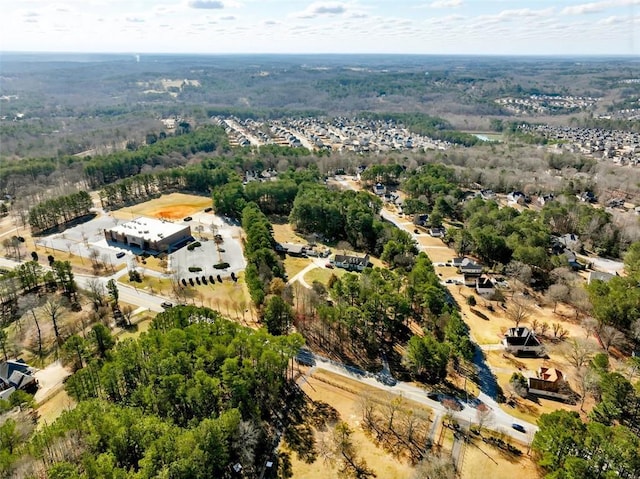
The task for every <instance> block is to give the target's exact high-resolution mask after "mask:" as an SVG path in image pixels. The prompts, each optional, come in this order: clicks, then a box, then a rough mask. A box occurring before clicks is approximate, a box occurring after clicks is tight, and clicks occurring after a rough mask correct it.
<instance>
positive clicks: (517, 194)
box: [507, 191, 526, 205]
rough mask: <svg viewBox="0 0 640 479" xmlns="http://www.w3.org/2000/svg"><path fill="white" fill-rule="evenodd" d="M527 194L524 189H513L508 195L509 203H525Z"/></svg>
mask: <svg viewBox="0 0 640 479" xmlns="http://www.w3.org/2000/svg"><path fill="white" fill-rule="evenodd" d="M525 200H526V196H525V194H524V193H523V192H522V191H512V192H511V193H509V194H508V195H507V201H508V202H509V203H516V204H518V205H522V204H524V203H525Z"/></svg>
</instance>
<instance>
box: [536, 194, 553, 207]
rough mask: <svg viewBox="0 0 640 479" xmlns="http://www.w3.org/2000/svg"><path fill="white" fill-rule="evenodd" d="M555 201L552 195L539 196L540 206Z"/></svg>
mask: <svg viewBox="0 0 640 479" xmlns="http://www.w3.org/2000/svg"><path fill="white" fill-rule="evenodd" d="M553 200H554V196H553V195H552V194H550V195H539V196H538V204H539V205H540V206H544V205H546V204H547V203H549V202H550V201H553Z"/></svg>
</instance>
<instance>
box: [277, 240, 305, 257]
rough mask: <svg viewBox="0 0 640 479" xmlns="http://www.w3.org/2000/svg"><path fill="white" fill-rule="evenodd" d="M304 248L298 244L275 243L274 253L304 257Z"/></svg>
mask: <svg viewBox="0 0 640 479" xmlns="http://www.w3.org/2000/svg"><path fill="white" fill-rule="evenodd" d="M306 248H307V247H306V246H305V245H302V244H298V243H277V244H276V251H280V252H282V253H286V254H288V255H289V256H296V257H302V256H306Z"/></svg>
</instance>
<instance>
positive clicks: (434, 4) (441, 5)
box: [429, 0, 462, 8]
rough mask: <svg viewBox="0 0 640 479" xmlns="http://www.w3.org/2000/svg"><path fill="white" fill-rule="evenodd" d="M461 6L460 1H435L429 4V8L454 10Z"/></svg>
mask: <svg viewBox="0 0 640 479" xmlns="http://www.w3.org/2000/svg"><path fill="white" fill-rule="evenodd" d="M461 5H462V0H435V1H433V2H431V3H430V4H429V6H430V7H431V8H455V7H459V6H461Z"/></svg>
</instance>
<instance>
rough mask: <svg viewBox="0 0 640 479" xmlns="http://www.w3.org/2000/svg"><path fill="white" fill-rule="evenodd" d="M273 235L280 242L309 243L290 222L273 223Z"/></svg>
mask: <svg viewBox="0 0 640 479" xmlns="http://www.w3.org/2000/svg"><path fill="white" fill-rule="evenodd" d="M272 226H273V237H274V239H275V240H276V241H277V242H278V243H300V244H307V243H308V241H307V240H306V239H305V238H304V237H303V236H300V235H299V234H297V233H296V232H295V231H294V230H293V228H292V227H291V225H290V224H289V223H285V224H273V225H272Z"/></svg>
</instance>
